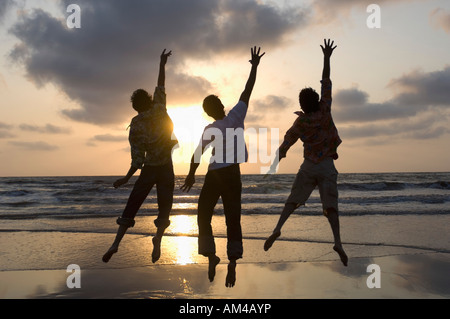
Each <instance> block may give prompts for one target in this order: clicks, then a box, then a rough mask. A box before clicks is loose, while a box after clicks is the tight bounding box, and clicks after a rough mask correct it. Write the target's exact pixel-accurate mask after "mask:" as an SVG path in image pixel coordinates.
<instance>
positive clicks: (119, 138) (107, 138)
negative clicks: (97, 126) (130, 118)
mask: <svg viewBox="0 0 450 319" xmlns="http://www.w3.org/2000/svg"><path fill="white" fill-rule="evenodd" d="M92 140H94V141H99V142H123V141H127V140H128V136H124V135H112V134H102V135H95V136H94V137H93V138H92Z"/></svg>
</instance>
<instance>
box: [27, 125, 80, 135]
mask: <svg viewBox="0 0 450 319" xmlns="http://www.w3.org/2000/svg"><path fill="white" fill-rule="evenodd" d="M19 128H20V129H21V130H23V131H28V132H36V133H43V134H70V133H71V132H72V130H71V129H70V128H67V127H60V126H56V125H53V124H46V125H44V126H38V125H30V124H20V125H19Z"/></svg>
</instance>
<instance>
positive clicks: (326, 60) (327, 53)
mask: <svg viewBox="0 0 450 319" xmlns="http://www.w3.org/2000/svg"><path fill="white" fill-rule="evenodd" d="M323 42H324V44H325V47H323V46H322V45H321V46H320V47H321V48H322V52H323V71H322V80H323V79H329V78H330V57H331V55H332V54H333V50H334V49H336V47H337V46H335V47H333V44H334V41H331V43H330V39H328V42H327V40H325V39H324V40H323Z"/></svg>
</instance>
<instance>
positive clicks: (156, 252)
mask: <svg viewBox="0 0 450 319" xmlns="http://www.w3.org/2000/svg"><path fill="white" fill-rule="evenodd" d="M152 242H153V252H152V262H153V263H155V262H157V261H158V260H159V257H161V238H158V237H156V236H155V237H153V239H152Z"/></svg>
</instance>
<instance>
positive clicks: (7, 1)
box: [0, 0, 15, 24]
mask: <svg viewBox="0 0 450 319" xmlns="http://www.w3.org/2000/svg"><path fill="white" fill-rule="evenodd" d="M14 4H15V2H14V1H13V0H2V1H0V24H1V23H2V22H3V19H4V17H5V15H6V13H7V12H8V10H9V9H10V8H12V6H13V5H14Z"/></svg>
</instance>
